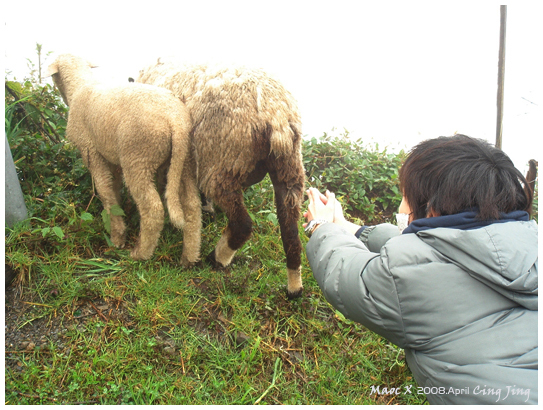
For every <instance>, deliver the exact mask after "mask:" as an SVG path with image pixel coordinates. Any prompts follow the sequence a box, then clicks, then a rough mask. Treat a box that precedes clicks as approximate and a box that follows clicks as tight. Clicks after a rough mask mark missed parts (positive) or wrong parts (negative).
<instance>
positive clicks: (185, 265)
mask: <svg viewBox="0 0 543 410" xmlns="http://www.w3.org/2000/svg"><path fill="white" fill-rule="evenodd" d="M197 263H198V261H194V262H191V261H189V260H188V259H187V258H185V257H184V256H181V262H180V263H179V264H180V265H181V267H182V268H184V269H190V268H193V267H194V266H196V264H197Z"/></svg>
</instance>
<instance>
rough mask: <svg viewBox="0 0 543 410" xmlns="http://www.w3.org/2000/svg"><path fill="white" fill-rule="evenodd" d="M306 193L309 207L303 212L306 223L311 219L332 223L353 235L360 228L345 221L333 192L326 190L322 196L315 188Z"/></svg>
mask: <svg viewBox="0 0 543 410" xmlns="http://www.w3.org/2000/svg"><path fill="white" fill-rule="evenodd" d="M306 192H307V196H308V197H309V206H308V207H307V211H306V212H304V218H305V219H306V221H307V222H309V221H311V220H312V219H321V220H325V221H328V222H333V223H335V224H337V225H340V226H342V227H343V228H345V229H347V230H348V231H349V232H351V233H353V234H354V233H355V232H356V231H357V230H358V229H359V228H360V226H359V225H356V224H353V223H351V222H349V221H347V220H346V219H345V215H343V208H342V206H341V203H340V202H339V201H338V200H337V199H336V196H335V194H334V193H333V192H330V191H328V190H326V195H323V194H322V193H320V192H319V190H318V189H316V188H309V189H308V190H307V191H306ZM303 226H304V228H305V227H306V226H307V223H305V224H303Z"/></svg>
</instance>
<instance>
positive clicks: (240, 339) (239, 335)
mask: <svg viewBox="0 0 543 410" xmlns="http://www.w3.org/2000/svg"><path fill="white" fill-rule="evenodd" d="M250 339H251V338H250V337H249V336H248V335H246V334H245V333H243V332H241V331H238V332H236V344H237V345H244V344H245V343H247V342H248V341H249V340H250Z"/></svg>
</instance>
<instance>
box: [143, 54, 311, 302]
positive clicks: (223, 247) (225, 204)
mask: <svg viewBox="0 0 543 410" xmlns="http://www.w3.org/2000/svg"><path fill="white" fill-rule="evenodd" d="M136 82H139V83H146V84H153V85H156V86H160V87H164V88H166V89H168V90H171V91H172V92H173V93H174V94H175V95H177V96H178V97H179V98H181V99H182V101H183V102H185V104H186V106H187V108H188V109H189V112H190V115H191V119H192V124H193V128H192V134H191V137H192V147H193V152H194V159H195V167H196V174H197V179H198V186H199V188H200V190H201V191H202V192H203V193H204V194H205V196H206V197H207V198H209V199H211V200H213V202H214V203H215V204H216V205H218V206H219V207H220V208H221V209H222V210H223V211H224V212H225V214H226V216H227V217H228V220H229V223H228V226H227V228H226V230H225V232H224V233H223V235H222V236H221V238H220V239H219V241H218V243H217V245H216V247H215V250H214V251H213V252H212V253H211V254H210V255H209V259H210V260H211V261H212V262H213V263H215V264H217V265H219V266H227V265H229V264H230V263H231V261H232V258H233V256H234V254H235V252H236V250H237V249H239V248H240V247H241V246H242V245H243V244H244V243H245V242H246V241H247V240H248V239H249V237H250V236H251V232H252V222H251V218H250V216H249V214H248V212H247V210H246V208H245V205H244V201H243V193H242V188H243V187H247V186H250V185H253V184H255V183H257V182H259V181H261V180H262V179H263V178H264V177H265V176H266V174H269V175H270V178H271V181H272V183H273V186H274V190H275V203H276V207H277V216H278V220H279V224H280V228H281V237H282V240H283V247H284V250H285V254H286V259H287V273H288V286H287V294H288V296H289V297H296V296H300V295H301V293H302V279H301V252H302V244H301V241H300V237H299V232H298V220H299V218H300V206H301V202H302V198H303V190H304V182H305V173H304V168H303V162H302V152H301V139H302V134H301V121H300V115H299V113H298V108H297V105H296V102H295V100H294V98H293V97H292V95H291V94H290V93H289V92H288V91H286V90H285V88H284V87H283V86H282V85H281V84H280V83H279V82H278V81H276V80H274V79H273V78H271V77H270V76H268V75H267V74H266V73H264V72H263V71H261V70H254V69H247V68H241V67H224V66H208V65H194V66H179V65H175V64H171V63H162V62H160V60H159V61H158V62H157V63H156V64H154V65H153V66H151V67H148V68H146V69H144V70H142V71H141V72H140V74H139V77H138V78H137V80H136Z"/></svg>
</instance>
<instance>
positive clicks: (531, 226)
mask: <svg viewBox="0 0 543 410" xmlns="http://www.w3.org/2000/svg"><path fill="white" fill-rule="evenodd" d="M438 218H439V217H438ZM438 218H429V219H438ZM537 231H538V229H537V224H536V223H535V222H534V221H518V220H517V221H513V222H502V223H492V224H488V225H485V226H481V227H478V228H475V229H473V228H470V229H467V230H465V229H451V228H435V229H427V230H420V231H419V232H417V233H416V234H417V236H418V237H419V238H420V239H421V240H422V241H424V242H425V243H426V244H427V245H429V246H431V247H432V248H434V249H435V250H436V251H438V252H439V253H440V254H442V255H443V256H444V257H446V258H447V259H449V260H450V261H451V262H452V263H454V264H456V265H458V266H459V267H461V268H462V269H463V270H465V271H466V272H468V273H469V274H470V275H471V276H472V277H473V278H475V279H477V280H479V281H480V282H482V283H484V284H485V285H487V286H488V287H490V288H492V289H493V290H494V291H496V292H498V293H500V294H501V295H503V296H505V297H506V298H508V299H510V300H512V301H514V302H515V303H518V304H519V305H521V306H524V307H525V308H527V309H529V310H538V308H537V293H538V279H537V265H538V252H537V251H538V245H537Z"/></svg>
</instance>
